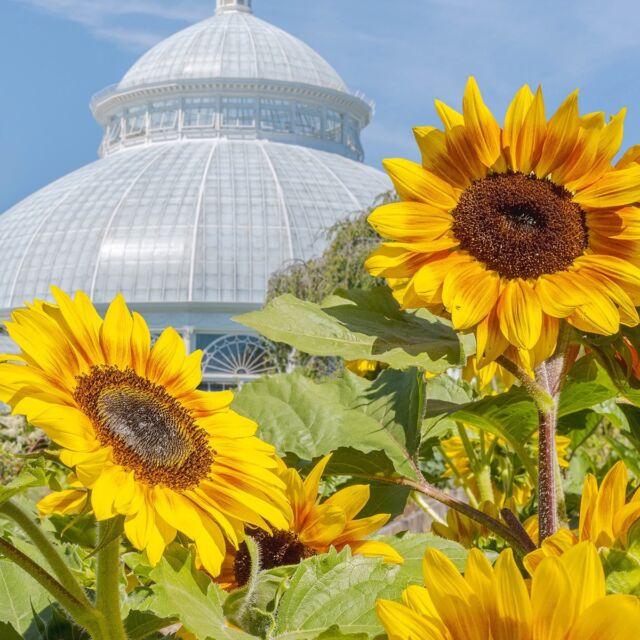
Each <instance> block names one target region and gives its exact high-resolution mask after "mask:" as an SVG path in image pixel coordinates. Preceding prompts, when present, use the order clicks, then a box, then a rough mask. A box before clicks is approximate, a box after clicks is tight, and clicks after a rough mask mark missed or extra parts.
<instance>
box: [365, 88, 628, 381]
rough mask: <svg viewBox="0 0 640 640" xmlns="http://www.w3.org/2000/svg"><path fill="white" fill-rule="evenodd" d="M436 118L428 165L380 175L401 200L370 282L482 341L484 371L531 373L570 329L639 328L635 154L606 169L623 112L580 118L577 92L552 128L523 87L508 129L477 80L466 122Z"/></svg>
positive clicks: (429, 134) (425, 136) (422, 141)
mask: <svg viewBox="0 0 640 640" xmlns="http://www.w3.org/2000/svg"><path fill="white" fill-rule="evenodd" d="M436 110H437V112H438V115H439V116H440V118H441V120H442V122H443V125H444V131H441V130H439V129H437V128H435V127H419V128H417V129H416V130H415V135H416V139H417V142H418V145H419V147H420V150H421V152H422V164H421V165H420V164H416V163H414V162H410V161H409V160H404V159H393V160H387V161H385V163H384V165H385V168H386V170H387V172H388V173H389V175H390V177H391V179H392V181H393V183H394V185H395V187H396V191H397V192H398V195H399V196H400V198H401V200H402V202H395V203H391V204H387V205H384V206H382V207H379V208H378V209H376V210H375V211H374V212H373V213H372V214H371V216H370V218H369V221H370V223H371V224H372V226H373V227H374V228H375V229H376V231H377V232H378V233H379V234H380V235H381V236H383V237H384V238H387V239H388V240H390V241H391V242H385V243H383V244H382V246H381V247H380V248H378V249H377V250H376V251H375V252H374V253H373V254H372V255H371V256H370V257H369V258H368V260H367V263H366V266H367V268H368V270H369V272H370V273H371V274H372V275H374V276H378V277H385V278H387V281H388V283H389V285H390V286H391V287H392V288H393V290H394V294H395V297H396V299H397V300H398V301H399V302H400V304H401V305H402V306H403V307H404V308H418V307H425V308H427V309H429V310H431V311H433V312H435V313H440V314H445V313H446V314H447V315H449V316H450V317H451V320H452V323H453V326H454V327H455V328H456V329H457V330H460V331H464V330H474V331H475V334H476V338H477V353H478V363H477V365H478V367H483V366H484V365H485V364H487V363H488V362H492V361H494V360H495V359H496V358H497V357H498V356H500V355H502V354H504V355H506V356H507V357H509V358H510V359H512V360H515V361H519V362H521V363H522V364H523V366H525V367H526V368H529V369H530V368H533V367H534V366H536V365H537V364H538V363H540V362H541V361H543V360H545V359H546V358H548V357H549V356H550V355H551V354H552V353H553V351H554V350H555V347H556V343H557V336H558V330H559V323H560V320H562V319H566V320H567V322H568V323H569V324H571V325H573V326H574V327H576V328H577V329H578V330H580V331H586V332H592V333H596V334H601V335H611V334H615V333H617V332H618V329H619V325H620V323H622V324H624V325H627V326H634V325H636V324H638V313H637V311H636V308H635V305H636V304H639V303H640V268H638V263H639V261H640V251H639V249H640V244H639V240H640V210H639V209H638V208H637V207H636V206H635V205H636V203H637V202H638V201H639V200H640V164H638V162H637V161H638V160H639V159H640V146H636V147H633V148H631V149H630V150H629V151H628V152H627V153H626V154H625V155H624V156H623V157H622V158H621V159H620V160H619V161H618V162H617V164H616V165H615V166H612V164H611V163H612V160H613V158H614V156H615V155H616V153H617V152H618V150H619V148H620V145H621V142H622V128H623V120H624V115H625V110H624V109H623V110H622V111H620V113H618V114H617V115H615V116H614V117H613V118H611V120H610V122H608V123H605V117H604V114H603V113H590V114H588V115H585V116H580V114H579V112H578V97H577V92H575V93H572V94H571V95H570V96H569V97H568V98H567V99H566V100H565V101H564V102H563V103H562V105H561V106H560V108H559V109H558V110H557V111H556V113H555V114H554V115H553V116H551V118H549V119H547V117H546V115H545V105H544V100H543V97H542V91H541V90H540V89H538V91H537V92H536V94H535V95H534V94H533V93H532V92H531V90H530V89H529V87H528V86H524V87H523V88H522V89H520V91H518V93H517V94H516V96H515V98H514V99H513V101H512V102H511V104H510V106H509V108H508V110H507V114H506V117H505V123H504V126H503V127H502V128H501V127H500V125H499V124H498V122H497V121H496V120H495V118H494V117H493V115H492V114H491V112H490V111H489V109H488V108H487V107H486V105H485V104H484V102H483V100H482V97H481V95H480V91H479V89H478V86H477V84H476V82H475V80H474V79H473V78H470V79H469V82H468V84H467V88H466V91H465V94H464V98H463V103H462V113H459V112H457V111H455V110H454V109H452V108H451V107H448V106H447V105H445V104H443V103H441V102H438V101H436Z"/></svg>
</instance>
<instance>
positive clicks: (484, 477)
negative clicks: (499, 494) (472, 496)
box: [476, 464, 495, 503]
mask: <svg viewBox="0 0 640 640" xmlns="http://www.w3.org/2000/svg"><path fill="white" fill-rule="evenodd" d="M476 482H477V484H478V491H479V492H480V503H483V502H493V501H494V499H495V496H494V495H493V486H492V483H491V467H490V466H489V465H488V464H484V465H482V466H481V467H479V468H478V469H477V471H476Z"/></svg>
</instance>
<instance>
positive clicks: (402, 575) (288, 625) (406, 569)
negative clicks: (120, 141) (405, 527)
mask: <svg viewBox="0 0 640 640" xmlns="http://www.w3.org/2000/svg"><path fill="white" fill-rule="evenodd" d="M378 539H379V540H382V541H384V542H387V543H389V544H392V545H393V546H394V547H395V548H396V549H397V550H398V551H399V552H400V553H401V554H402V556H403V557H404V559H405V563H404V564H403V565H390V564H384V563H383V562H382V560H381V559H380V558H368V557H364V556H360V555H356V556H352V554H351V551H350V549H349V548H345V549H343V550H342V551H341V552H340V553H338V552H336V551H335V549H332V550H331V551H330V552H329V553H327V554H324V555H321V556H315V557H313V558H310V559H308V560H305V561H304V562H302V563H301V564H300V565H298V568H297V569H296V571H295V573H294V574H293V576H292V577H291V579H290V581H289V585H288V588H287V590H286V592H285V594H284V595H283V596H282V599H281V600H280V604H279V606H278V611H277V623H276V629H275V640H312V639H313V640H329V639H333V638H335V639H338V638H340V639H342V638H353V640H355V639H356V638H359V637H376V636H377V635H378V634H381V633H383V629H382V626H381V624H380V622H379V620H378V618H377V616H376V612H375V603H376V600H378V599H379V598H389V599H393V600H399V599H400V597H401V595H402V591H403V590H404V589H406V587H407V586H409V585H410V584H423V577H422V558H423V555H424V552H425V549H426V548H428V547H432V548H437V549H439V550H441V551H442V552H443V553H445V555H447V556H448V557H449V558H450V559H451V560H452V561H453V562H454V564H456V566H457V567H458V568H460V569H461V568H462V567H463V566H464V562H465V560H466V555H467V552H466V550H465V549H464V548H463V547H461V546H460V545H458V544H456V543H455V542H450V541H449V540H443V539H442V538H438V537H437V536H433V535H430V534H408V535H406V536H405V537H403V538H395V537H393V536H385V537H381V538H378Z"/></svg>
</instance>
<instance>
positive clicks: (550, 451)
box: [536, 322, 572, 544]
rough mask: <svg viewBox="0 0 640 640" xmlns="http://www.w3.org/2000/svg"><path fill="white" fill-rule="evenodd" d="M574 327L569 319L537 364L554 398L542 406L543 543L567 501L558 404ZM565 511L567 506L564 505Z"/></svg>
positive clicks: (538, 378)
mask: <svg viewBox="0 0 640 640" xmlns="http://www.w3.org/2000/svg"><path fill="white" fill-rule="evenodd" d="M570 339H571V328H570V327H569V325H567V324H566V323H565V322H563V323H562V324H561V326H560V333H559V335H558V342H557V347H556V351H555V353H554V354H553V355H552V356H551V357H550V358H549V359H548V360H546V361H545V362H543V363H542V364H541V365H540V366H539V367H537V368H536V382H537V383H538V385H540V386H541V387H542V388H543V389H544V390H545V391H546V392H547V393H548V394H549V396H550V397H551V398H552V399H553V405H552V406H551V407H550V408H546V409H545V408H543V407H541V406H538V422H539V440H538V525H539V527H538V528H539V544H542V542H543V541H544V540H545V539H546V538H548V537H549V536H552V535H553V534H554V533H555V532H556V531H557V530H558V527H559V524H560V515H559V506H560V505H564V494H562V477H561V475H560V472H559V467H558V454H557V451H556V430H557V424H558V405H559V403H560V394H561V392H562V388H563V386H564V382H565V380H566V377H567V373H568V370H569V368H570V367H571V364H572V362H571V358H568V357H567V352H568V349H569V343H570ZM562 512H563V513H564V506H563V507H562Z"/></svg>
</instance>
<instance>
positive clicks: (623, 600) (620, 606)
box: [567, 595, 640, 640]
mask: <svg viewBox="0 0 640 640" xmlns="http://www.w3.org/2000/svg"><path fill="white" fill-rule="evenodd" d="M638 629H640V600H639V599H638V598H637V597H635V596H623V595H612V596H607V597H606V598H601V599H600V600H598V601H596V602H594V603H593V604H592V605H591V606H590V607H589V608H588V609H587V610H586V611H584V612H583V613H582V615H581V616H580V618H579V620H578V621H577V623H576V624H575V626H574V627H573V629H572V630H571V633H570V634H569V636H568V638H567V640H633V638H636V637H637V636H638Z"/></svg>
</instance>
